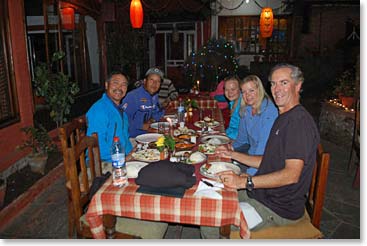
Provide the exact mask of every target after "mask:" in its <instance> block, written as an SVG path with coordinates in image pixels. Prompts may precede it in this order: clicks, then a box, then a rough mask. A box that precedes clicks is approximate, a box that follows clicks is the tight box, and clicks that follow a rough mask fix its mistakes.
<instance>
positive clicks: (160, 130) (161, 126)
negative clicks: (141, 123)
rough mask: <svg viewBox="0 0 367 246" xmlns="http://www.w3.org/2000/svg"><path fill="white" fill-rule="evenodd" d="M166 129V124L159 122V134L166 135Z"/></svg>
mask: <svg viewBox="0 0 367 246" xmlns="http://www.w3.org/2000/svg"><path fill="white" fill-rule="evenodd" d="M164 127H165V124H164V122H158V133H160V134H164V130H165V129H164Z"/></svg>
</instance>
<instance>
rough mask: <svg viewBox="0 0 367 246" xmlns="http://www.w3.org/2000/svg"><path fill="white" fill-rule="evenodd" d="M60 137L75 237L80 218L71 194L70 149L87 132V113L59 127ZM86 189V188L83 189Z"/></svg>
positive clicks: (70, 231)
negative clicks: (76, 212)
mask: <svg viewBox="0 0 367 246" xmlns="http://www.w3.org/2000/svg"><path fill="white" fill-rule="evenodd" d="M58 130H59V138H60V142H61V149H62V155H63V160H64V168H65V178H66V188H67V191H68V220H69V232H68V236H69V238H73V235H74V230H75V229H76V225H77V224H78V223H79V222H78V218H76V216H75V212H74V208H73V204H72V195H71V181H70V177H71V175H72V174H71V170H70V164H69V163H68V162H69V160H68V149H69V148H75V145H76V144H77V143H79V141H80V139H81V138H82V137H84V136H86V134H87V121H86V117H85V115H82V116H80V117H78V118H74V119H73V120H72V121H70V122H67V123H65V124H63V125H62V126H61V127H59V129H58ZM83 188H84V186H83ZM83 190H84V189H83Z"/></svg>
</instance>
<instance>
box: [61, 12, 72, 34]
mask: <svg viewBox="0 0 367 246" xmlns="http://www.w3.org/2000/svg"><path fill="white" fill-rule="evenodd" d="M60 14H61V23H62V28H63V29H66V30H74V28H75V15H74V9H73V8H63V9H61V10H60Z"/></svg>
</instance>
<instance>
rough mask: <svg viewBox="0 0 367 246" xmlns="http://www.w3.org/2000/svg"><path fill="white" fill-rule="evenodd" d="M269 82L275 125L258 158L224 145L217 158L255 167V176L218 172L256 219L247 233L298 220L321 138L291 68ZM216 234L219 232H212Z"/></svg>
mask: <svg viewBox="0 0 367 246" xmlns="http://www.w3.org/2000/svg"><path fill="white" fill-rule="evenodd" d="M269 81H270V83H271V92H272V95H273V98H274V101H275V104H276V105H277V107H278V110H279V116H278V118H277V119H276V120H275V122H274V125H273V127H272V129H271V132H270V135H269V139H268V141H267V144H266V147H265V152H264V155H263V156H250V155H247V154H243V153H239V152H235V151H233V150H232V149H228V148H227V147H225V146H220V147H218V148H217V149H216V153H217V154H220V155H222V156H225V157H231V158H232V159H234V160H237V161H239V162H241V163H246V164H247V165H248V166H252V167H255V168H258V172H257V173H256V175H255V176H253V177H251V176H248V175H247V174H241V175H236V174H234V173H233V172H232V171H224V172H221V173H219V177H220V179H221V180H222V182H223V184H224V185H225V187H228V188H235V189H238V190H239V200H240V201H241V202H247V203H248V204H249V205H251V206H252V207H253V208H255V210H256V212H257V213H258V214H259V215H260V217H261V220H262V221H261V222H259V223H258V224H255V225H253V226H252V227H251V228H250V230H252V231H256V230H259V229H263V228H265V227H269V226H275V225H286V224H292V223H296V222H298V221H299V220H301V219H302V217H303V216H304V211H305V208H304V206H305V201H306V194H307V191H308V188H309V186H310V182H311V178H312V170H313V167H314V164H315V162H316V150H317V145H318V144H319V142H320V135H319V132H318V129H317V126H316V124H315V122H314V120H313V118H312V116H311V115H310V114H309V113H308V112H307V110H306V109H305V108H304V107H303V106H302V105H300V100H299V98H300V95H299V93H300V90H301V87H302V83H303V81H304V78H303V74H302V71H301V70H300V69H299V68H298V67H296V66H293V65H290V64H278V65H276V66H275V67H274V68H273V69H272V70H271V72H270V75H269ZM217 232H218V233H217ZM201 235H202V237H203V238H218V237H219V230H218V228H216V227H201Z"/></svg>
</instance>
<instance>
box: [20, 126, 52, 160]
mask: <svg viewBox="0 0 367 246" xmlns="http://www.w3.org/2000/svg"><path fill="white" fill-rule="evenodd" d="M21 131H22V132H24V133H25V134H26V135H27V139H26V140H25V141H24V142H23V143H22V144H21V145H19V146H18V148H19V149H26V148H31V149H32V155H33V156H38V155H47V154H48V153H49V152H51V151H55V150H56V148H57V147H56V145H55V144H54V143H53V142H52V140H51V138H50V136H49V135H48V132H47V130H46V129H45V128H44V127H43V126H42V125H41V126H40V128H35V127H33V126H27V127H23V128H21Z"/></svg>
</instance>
